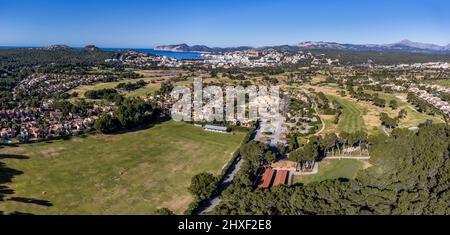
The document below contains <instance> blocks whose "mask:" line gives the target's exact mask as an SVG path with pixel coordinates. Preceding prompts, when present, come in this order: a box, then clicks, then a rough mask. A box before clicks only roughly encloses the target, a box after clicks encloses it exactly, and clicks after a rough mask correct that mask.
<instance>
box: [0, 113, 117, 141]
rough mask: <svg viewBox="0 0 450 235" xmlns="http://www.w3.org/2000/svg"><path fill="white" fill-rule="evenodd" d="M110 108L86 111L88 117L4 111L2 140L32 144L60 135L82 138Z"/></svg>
mask: <svg viewBox="0 0 450 235" xmlns="http://www.w3.org/2000/svg"><path fill="white" fill-rule="evenodd" d="M110 111H111V107H110V106H99V105H94V107H93V108H92V109H91V108H90V109H89V110H86V111H85V113H86V115H83V114H77V113H74V114H72V113H69V115H64V114H63V113H62V112H61V111H59V110H51V109H46V108H43V107H40V108H16V109H2V110H0V138H1V139H2V141H3V143H11V142H12V141H13V139H16V140H19V141H22V142H29V141H33V140H39V139H50V138H53V137H58V136H67V135H79V134H82V133H85V132H88V131H90V130H91V129H92V128H93V125H94V122H95V120H97V119H98V115H99V114H100V113H102V112H110Z"/></svg>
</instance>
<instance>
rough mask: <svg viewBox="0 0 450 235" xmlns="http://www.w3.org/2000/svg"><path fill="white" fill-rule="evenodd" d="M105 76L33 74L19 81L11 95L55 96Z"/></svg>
mask: <svg viewBox="0 0 450 235" xmlns="http://www.w3.org/2000/svg"><path fill="white" fill-rule="evenodd" d="M104 78H105V75H77V74H33V75H31V76H30V77H28V78H26V79H24V80H22V81H20V83H19V84H18V85H17V86H16V87H15V88H14V91H13V94H14V95H17V94H21V95H22V96H23V95H26V96H28V95H32V94H55V93H64V92H66V91H68V90H70V89H73V88H75V87H78V86H81V85H88V84H93V83H95V82H97V81H99V80H101V79H104Z"/></svg>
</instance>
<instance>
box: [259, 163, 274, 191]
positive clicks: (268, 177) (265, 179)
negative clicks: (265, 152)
mask: <svg viewBox="0 0 450 235" xmlns="http://www.w3.org/2000/svg"><path fill="white" fill-rule="evenodd" d="M274 173H275V170H274V169H272V168H267V169H266V170H265V171H264V174H263V176H262V178H261V181H260V182H259V185H258V188H259V189H267V188H269V187H270V183H271V182H272V178H273V175H274Z"/></svg>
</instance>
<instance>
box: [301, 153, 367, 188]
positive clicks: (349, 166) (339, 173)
mask: <svg viewBox="0 0 450 235" xmlns="http://www.w3.org/2000/svg"><path fill="white" fill-rule="evenodd" d="M369 166H370V164H369V162H368V161H362V160H353V159H342V160H324V161H322V162H320V163H319V173H317V174H315V175H308V176H294V178H293V183H294V184H295V183H303V184H309V183H312V182H320V181H323V180H330V179H338V178H346V179H354V178H355V177H356V174H357V173H358V171H360V170H363V169H365V168H367V167H369Z"/></svg>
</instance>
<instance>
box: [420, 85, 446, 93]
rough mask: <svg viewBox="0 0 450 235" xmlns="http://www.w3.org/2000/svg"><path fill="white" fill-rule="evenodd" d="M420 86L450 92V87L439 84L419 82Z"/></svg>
mask: <svg viewBox="0 0 450 235" xmlns="http://www.w3.org/2000/svg"><path fill="white" fill-rule="evenodd" d="M420 86H424V87H425V88H429V89H432V90H435V91H438V92H444V93H448V94H450V88H448V87H445V86H439V85H430V84H420Z"/></svg>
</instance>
